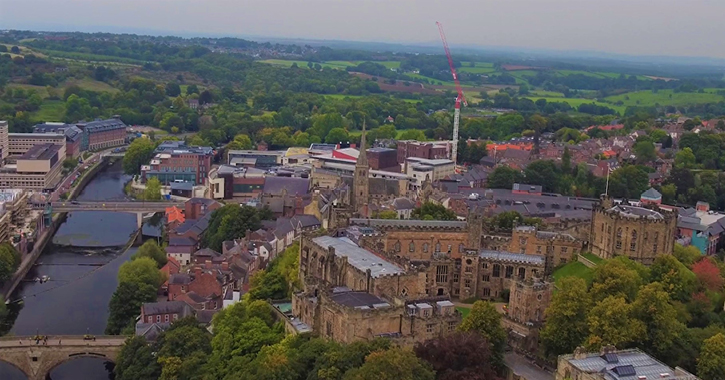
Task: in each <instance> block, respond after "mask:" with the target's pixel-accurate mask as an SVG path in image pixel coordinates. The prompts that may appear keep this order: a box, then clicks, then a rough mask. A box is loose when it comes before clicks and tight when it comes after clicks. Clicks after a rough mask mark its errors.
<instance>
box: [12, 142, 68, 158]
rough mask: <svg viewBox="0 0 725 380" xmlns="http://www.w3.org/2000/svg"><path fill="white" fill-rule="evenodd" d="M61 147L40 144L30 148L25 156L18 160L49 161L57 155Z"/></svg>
mask: <svg viewBox="0 0 725 380" xmlns="http://www.w3.org/2000/svg"><path fill="white" fill-rule="evenodd" d="M59 150H60V145H55V144H38V145H35V146H33V147H32V148H30V149H29V150H28V151H27V152H25V154H23V155H22V156H20V157H18V160H48V159H50V158H51V157H53V155H54V154H57V153H58V151H59Z"/></svg>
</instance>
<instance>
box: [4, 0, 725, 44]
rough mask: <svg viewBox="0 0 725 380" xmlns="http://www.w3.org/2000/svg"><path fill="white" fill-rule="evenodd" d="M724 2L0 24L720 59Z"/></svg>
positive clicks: (50, 2) (194, 11) (337, 10)
mask: <svg viewBox="0 0 725 380" xmlns="http://www.w3.org/2000/svg"><path fill="white" fill-rule="evenodd" d="M724 14H725V1H724V0H0V29H32V30H62V31H70V30H77V31H84V32H90V31H109V32H122V31H127V32H131V33H151V34H172V35H173V34H183V35H184V36H190V35H196V34H199V35H210V34H213V35H227V36H267V37H284V38H305V39H327V40H350V41H375V42H395V43H435V42H438V41H439V37H438V30H437V28H436V25H435V22H436V21H440V22H442V23H443V25H444V28H445V31H446V35H447V38H448V42H449V43H450V44H451V45H452V46H455V45H457V44H458V45H477V46H487V47H514V48H527V49H530V48H535V49H551V50H566V51H597V52H609V53H621V54H631V55H667V56H699V57H718V58H725V38H724V37H725V29H723V28H722V26H721V23H722V21H721V18H722V17H723V15H724Z"/></svg>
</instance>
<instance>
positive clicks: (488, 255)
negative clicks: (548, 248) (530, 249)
mask: <svg viewBox="0 0 725 380" xmlns="http://www.w3.org/2000/svg"><path fill="white" fill-rule="evenodd" d="M478 255H479V256H480V257H481V258H482V259H492V260H500V261H510V262H514V263H527V264H535V265H544V257H542V256H536V255H526V254H523V253H511V252H505V251H491V250H488V249H482V250H481V251H480V252H479V254H478Z"/></svg>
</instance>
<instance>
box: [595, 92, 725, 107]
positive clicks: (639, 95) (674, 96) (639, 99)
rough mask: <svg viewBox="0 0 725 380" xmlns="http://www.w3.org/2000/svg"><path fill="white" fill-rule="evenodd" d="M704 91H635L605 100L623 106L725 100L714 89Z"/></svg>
mask: <svg viewBox="0 0 725 380" xmlns="http://www.w3.org/2000/svg"><path fill="white" fill-rule="evenodd" d="M705 91H706V92H705V93H703V94H700V93H696V92H679V93H675V92H674V91H673V90H660V91H658V92H657V93H653V92H652V91H637V92H628V93H626V94H622V95H616V96H609V97H607V98H605V100H606V101H608V102H612V103H616V102H618V101H622V102H623V103H624V106H654V105H655V103H659V104H660V105H661V106H687V105H693V104H702V103H717V102H721V101H723V100H725V97H723V96H721V95H718V94H715V93H713V92H714V91H715V89H705ZM627 98H629V99H627Z"/></svg>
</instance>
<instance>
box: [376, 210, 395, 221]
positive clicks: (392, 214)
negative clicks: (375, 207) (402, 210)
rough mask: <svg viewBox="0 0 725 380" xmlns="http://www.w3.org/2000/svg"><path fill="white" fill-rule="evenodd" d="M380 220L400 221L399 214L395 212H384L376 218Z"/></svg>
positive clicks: (379, 213)
mask: <svg viewBox="0 0 725 380" xmlns="http://www.w3.org/2000/svg"><path fill="white" fill-rule="evenodd" d="M375 217H376V218H378V219H398V213H397V212H395V211H394V210H383V211H380V212H378V214H377V215H376V216H375Z"/></svg>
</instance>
